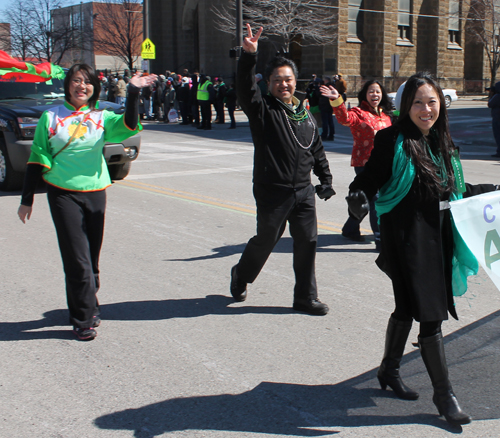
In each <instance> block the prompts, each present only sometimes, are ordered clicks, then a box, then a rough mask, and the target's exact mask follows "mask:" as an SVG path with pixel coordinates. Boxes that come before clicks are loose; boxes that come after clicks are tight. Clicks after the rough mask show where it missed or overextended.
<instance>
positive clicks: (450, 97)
mask: <svg viewBox="0 0 500 438" xmlns="http://www.w3.org/2000/svg"><path fill="white" fill-rule="evenodd" d="M396 94H397V93H396V92H394V93H388V94H387V95H388V96H389V99H391V101H392V106H394V107H396V105H395V101H396ZM443 94H444V102H445V103H446V108H449V107H450V105H451V102H455V101H456V100H458V96H457V90H455V89H453V88H444V89H443Z"/></svg>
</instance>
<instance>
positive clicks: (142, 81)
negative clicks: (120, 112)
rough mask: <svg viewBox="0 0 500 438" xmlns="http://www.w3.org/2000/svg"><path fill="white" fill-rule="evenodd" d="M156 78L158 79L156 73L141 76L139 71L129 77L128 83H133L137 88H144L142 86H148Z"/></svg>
mask: <svg viewBox="0 0 500 438" xmlns="http://www.w3.org/2000/svg"><path fill="white" fill-rule="evenodd" d="M157 79H158V75H155V74H150V75H147V76H141V73H136V74H135V75H134V76H132V78H131V79H130V83H131V84H132V85H135V86H136V87H137V88H144V87H148V86H150V85H151V84H152V83H153V82H154V81H156V80H157Z"/></svg>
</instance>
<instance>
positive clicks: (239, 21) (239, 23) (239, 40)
mask: <svg viewBox="0 0 500 438" xmlns="http://www.w3.org/2000/svg"><path fill="white" fill-rule="evenodd" d="M242 28H243V5H242V0H236V47H238V48H239V47H241V46H242V45H243V35H242V32H241V29H242Z"/></svg>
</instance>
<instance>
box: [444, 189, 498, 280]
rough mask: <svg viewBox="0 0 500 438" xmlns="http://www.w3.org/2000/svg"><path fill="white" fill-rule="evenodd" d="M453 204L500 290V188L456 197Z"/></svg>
mask: <svg viewBox="0 0 500 438" xmlns="http://www.w3.org/2000/svg"><path fill="white" fill-rule="evenodd" d="M450 205H451V213H452V215H453V220H454V221H455V225H456V226H457V229H458V232H459V233H460V235H461V236H462V238H463V239H464V241H465V243H466V244H467V246H468V247H469V249H470V250H471V251H472V253H473V254H474V255H475V256H476V258H477V261H478V262H479V264H480V265H481V266H482V267H483V269H484V270H485V271H486V273H487V274H488V275H489V276H490V278H491V279H492V281H493V283H495V286H496V287H497V288H498V289H499V290H500V234H499V230H500V191H495V192H489V193H483V194H482V195H478V196H472V197H470V198H466V199H461V200H459V201H453V202H450Z"/></svg>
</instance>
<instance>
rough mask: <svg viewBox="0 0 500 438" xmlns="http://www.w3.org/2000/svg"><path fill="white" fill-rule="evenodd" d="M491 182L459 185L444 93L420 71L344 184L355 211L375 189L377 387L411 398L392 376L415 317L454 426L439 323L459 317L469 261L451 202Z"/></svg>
mask: <svg viewBox="0 0 500 438" xmlns="http://www.w3.org/2000/svg"><path fill="white" fill-rule="evenodd" d="M495 189H496V186H495V185H491V184H485V185H476V186H472V185H469V184H465V183H464V180H463V174H462V167H461V164H460V159H459V157H458V150H457V148H456V147H455V145H454V144H453V141H452V139H451V136H450V132H449V127H448V115H447V112H446V106H445V101H444V96H443V93H442V91H441V88H440V87H439V85H438V84H437V83H436V82H435V80H434V79H433V78H432V77H431V76H430V75H429V74H428V73H417V74H415V75H413V76H412V77H411V78H410V79H409V80H408V81H407V83H406V85H405V87H404V91H403V94H402V97H401V108H400V115H399V119H398V120H397V122H396V123H395V124H394V125H393V126H391V127H389V128H387V129H384V130H381V131H380V132H378V133H377V135H376V137H375V142H374V149H373V151H372V154H371V156H370V159H369V160H368V162H367V163H366V166H365V170H364V172H363V173H361V174H359V175H358V176H357V177H356V178H355V179H354V181H353V182H352V184H351V185H350V186H349V196H348V197H347V201H348V204H349V210H350V212H351V213H352V214H353V215H354V216H356V217H358V218H360V219H361V218H363V217H364V215H366V213H367V212H368V209H369V207H368V201H367V199H371V198H372V197H373V196H374V195H375V193H376V192H377V190H379V191H380V197H379V199H378V201H377V202H376V210H377V214H378V217H379V221H380V232H381V236H382V245H381V252H380V255H379V257H378V258H377V261H376V263H377V265H378V266H379V267H380V269H381V270H382V271H384V272H385V273H386V274H387V275H388V276H389V277H390V278H391V280H392V285H393V290H394V297H395V302H396V308H395V310H394V312H393V313H392V315H391V317H390V319H389V324H388V328H387V333H386V341H385V351H384V357H383V360H382V364H381V365H380V368H379V370H378V373H377V377H378V380H379V383H380V386H381V388H382V389H386V388H387V386H389V387H390V388H392V390H393V391H394V393H395V394H396V396H398V397H399V398H402V399H406V400H416V399H417V398H418V393H417V392H415V391H413V390H412V389H410V388H408V387H407V386H406V385H405V384H404V383H403V381H402V380H401V377H400V375H399V367H400V362H401V358H402V356H403V353H404V348H405V344H406V341H407V339H408V335H409V333H410V329H411V326H412V322H413V320H416V321H418V322H419V323H420V333H419V337H418V341H419V346H420V352H421V354H422V358H423V360H424V363H425V366H426V368H427V371H428V373H429V376H430V378H431V381H432V385H433V387H434V396H433V402H434V404H435V405H436V407H437V409H438V411H439V413H440V415H444V417H445V418H446V420H447V421H448V422H449V423H452V424H466V423H469V422H470V421H471V418H470V416H469V415H467V414H466V413H465V412H464V411H463V410H462V409H461V408H460V406H459V404H458V401H457V398H456V396H455V394H454V392H453V389H452V387H451V384H450V381H449V379H448V367H447V364H446V358H445V353H444V344H443V335H442V332H441V324H442V322H443V320H446V319H448V312H449V313H450V314H451V316H453V317H454V318H455V319H458V317H457V313H456V310H455V307H454V302H453V295H461V294H463V293H464V292H465V290H466V288H467V283H466V278H467V276H468V275H470V274H475V273H476V272H477V261H476V260H475V258H474V256H473V255H472V253H470V251H469V250H468V248H467V246H466V245H465V244H464V243H463V241H462V239H461V238H460V235H459V234H458V232H456V229H455V227H454V224H453V221H452V217H451V213H450V207H449V202H448V201H450V200H454V199H459V198H462V197H467V196H472V195H476V194H479V193H483V192H488V191H493V190H495Z"/></svg>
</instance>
